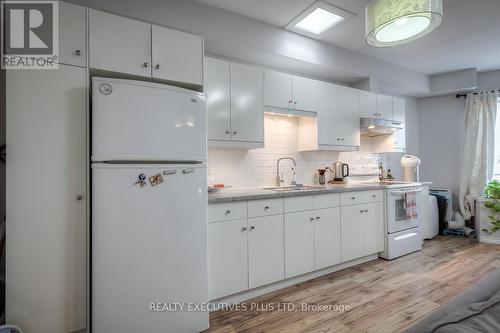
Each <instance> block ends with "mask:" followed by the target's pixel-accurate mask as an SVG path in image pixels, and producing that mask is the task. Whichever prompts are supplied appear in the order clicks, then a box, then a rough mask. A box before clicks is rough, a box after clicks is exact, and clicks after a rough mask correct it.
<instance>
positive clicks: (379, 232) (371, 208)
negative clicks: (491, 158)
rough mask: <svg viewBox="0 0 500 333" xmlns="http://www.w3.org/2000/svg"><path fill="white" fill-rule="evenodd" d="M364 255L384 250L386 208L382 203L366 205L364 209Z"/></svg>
mask: <svg viewBox="0 0 500 333" xmlns="http://www.w3.org/2000/svg"><path fill="white" fill-rule="evenodd" d="M363 209H364V210H363V211H364V213H363V243H364V245H363V249H364V253H363V254H364V255H370V254H374V253H377V252H381V251H383V250H384V207H383V203H382V202H374V203H368V204H365V205H364V207H363Z"/></svg>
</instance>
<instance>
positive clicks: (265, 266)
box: [229, 214, 285, 288]
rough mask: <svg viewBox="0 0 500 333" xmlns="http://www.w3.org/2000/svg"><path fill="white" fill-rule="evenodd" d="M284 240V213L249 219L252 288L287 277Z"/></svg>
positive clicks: (249, 268)
mask: <svg viewBox="0 0 500 333" xmlns="http://www.w3.org/2000/svg"><path fill="white" fill-rule="evenodd" d="M284 242H285V240H284V233H283V215H282V214H280V215H272V216H265V217H258V218H251V219H249V220H248V284H249V287H250V288H256V287H260V286H263V285H266V284H269V283H273V282H276V281H280V280H283V279H284V278H285V253H284V251H285V243H284ZM229 249H230V248H229Z"/></svg>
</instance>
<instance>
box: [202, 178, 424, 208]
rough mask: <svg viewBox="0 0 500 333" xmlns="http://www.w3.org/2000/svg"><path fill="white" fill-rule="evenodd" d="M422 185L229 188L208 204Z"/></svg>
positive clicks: (215, 195)
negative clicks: (282, 188) (298, 188)
mask: <svg viewBox="0 0 500 333" xmlns="http://www.w3.org/2000/svg"><path fill="white" fill-rule="evenodd" d="M420 185H421V183H397V184H379V183H374V182H356V183H350V184H328V185H323V186H322V185H312V186H314V187H317V188H314V189H306V190H299V191H298V190H293V191H286V192H280V191H274V190H266V189H264V188H228V189H222V190H219V191H217V192H212V193H208V203H224V202H236V201H247V200H260V199H273V198H286V197H295V196H304V195H313V194H326V193H338V192H349V191H367V190H384V189H388V188H401V187H408V186H420Z"/></svg>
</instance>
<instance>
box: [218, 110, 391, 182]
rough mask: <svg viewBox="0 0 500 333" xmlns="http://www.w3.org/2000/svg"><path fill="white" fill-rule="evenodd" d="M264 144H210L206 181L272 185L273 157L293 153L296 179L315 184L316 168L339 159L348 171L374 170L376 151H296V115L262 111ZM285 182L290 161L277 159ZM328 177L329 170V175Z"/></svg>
mask: <svg viewBox="0 0 500 333" xmlns="http://www.w3.org/2000/svg"><path fill="white" fill-rule="evenodd" d="M264 129H265V131H264V133H265V148H259V149H238V148H209V149H208V183H209V184H214V183H223V184H225V185H231V186H233V187H265V186H274V184H275V178H276V161H277V160H278V159H279V158H280V157H292V158H294V159H295V161H296V162H297V168H296V180H297V183H301V184H316V183H317V182H318V176H317V174H318V169H319V168H325V167H326V166H331V165H332V163H333V162H336V161H337V160H340V161H342V162H344V163H347V164H349V166H350V168H351V173H353V174H354V173H356V174H359V173H372V174H373V173H377V170H378V169H377V167H378V163H379V161H380V158H381V157H380V156H379V155H378V154H370V153H359V152H348V153H347V152H341V153H339V152H334V151H315V152H299V151H298V141H297V140H298V119H297V118H295V117H288V116H277V115H265V119H264ZM280 165H281V170H280V172H281V173H284V174H285V182H286V183H289V181H290V180H291V178H292V171H291V168H292V167H293V163H292V162H291V161H289V160H284V161H282V162H281V163H280ZM330 178H331V173H330V174H328V178H327V179H330Z"/></svg>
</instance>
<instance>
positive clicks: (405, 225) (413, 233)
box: [380, 185, 425, 260]
mask: <svg viewBox="0 0 500 333" xmlns="http://www.w3.org/2000/svg"><path fill="white" fill-rule="evenodd" d="M422 190H423V189H422V186H420V185H415V186H406V187H397V186H394V187H391V186H389V188H388V189H387V191H386V200H385V202H386V226H385V232H386V242H385V250H384V252H382V253H381V254H380V256H381V257H382V258H385V259H389V260H391V259H394V258H397V257H400V256H403V255H405V254H408V253H411V252H415V251H419V250H421V249H422V236H421V234H420V233H421V221H420V220H421V216H420V215H421V214H419V211H420V209H419V207H420V206H421V205H422V204H423V201H422V200H424V197H425V196H424V195H422V194H423V193H424V192H422ZM408 192H415V193H416V200H417V218H413V219H412V218H408V217H407V214H406V209H405V207H404V196H405V194H406V193H408Z"/></svg>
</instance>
